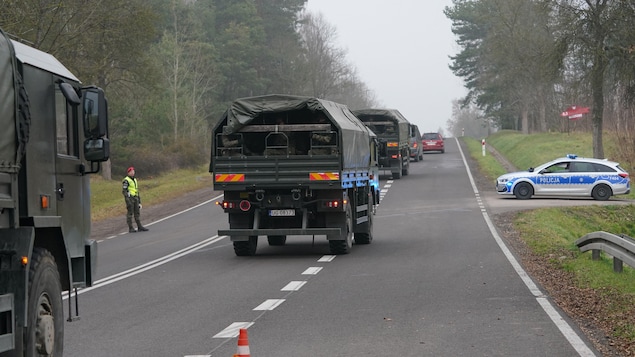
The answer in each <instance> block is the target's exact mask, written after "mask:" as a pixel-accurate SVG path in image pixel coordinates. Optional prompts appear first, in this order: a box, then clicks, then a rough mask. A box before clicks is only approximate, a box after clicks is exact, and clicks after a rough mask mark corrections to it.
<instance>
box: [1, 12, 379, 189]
mask: <svg viewBox="0 0 635 357" xmlns="http://www.w3.org/2000/svg"><path fill="white" fill-rule="evenodd" d="M305 3H306V0H151V1H147V0H57V1H50V2H49V1H23V0H20V1H18V0H0V27H2V28H3V30H5V31H6V32H8V33H10V34H11V35H13V36H15V37H16V38H19V39H21V40H22V41H24V42H26V43H28V44H30V45H31V46H33V47H35V48H38V49H40V50H43V51H45V52H48V53H51V54H52V55H54V56H56V57H57V58H58V59H59V60H60V61H61V62H62V63H64V64H65V66H67V67H68V68H69V69H70V70H71V71H72V72H73V73H74V74H75V75H77V77H78V78H80V79H81V80H82V82H83V83H85V84H96V85H98V86H100V87H102V88H103V89H104V90H105V91H106V94H107V96H108V100H109V114H110V123H109V125H110V132H109V136H110V140H111V147H112V153H111V163H112V172H113V173H115V174H118V175H119V174H122V173H125V168H126V167H127V166H130V165H135V166H137V167H138V168H139V169H140V171H141V172H144V174H146V175H151V174H156V173H159V172H161V171H165V170H169V169H173V168H179V167H188V166H196V165H200V164H202V163H204V162H205V161H206V160H208V154H209V147H210V140H211V134H210V130H211V127H213V125H214V124H215V122H216V121H217V120H218V119H219V118H220V116H221V114H222V113H223V112H224V111H225V110H226V108H227V106H228V104H229V103H230V102H231V101H233V100H234V99H236V98H241V97H248V96H255V95H263V94H273V93H276V94H296V95H306V96H315V97H319V98H323V99H329V100H333V101H336V102H339V103H343V104H347V105H348V106H350V107H351V108H352V109H359V108H364V107H371V106H373V105H375V103H376V99H375V98H374V94H373V93H372V91H370V90H369V88H368V87H367V86H366V84H365V83H364V82H363V81H362V80H361V79H360V78H359V77H358V75H357V73H356V71H355V68H354V66H353V65H352V64H350V63H348V62H347V60H346V52H345V51H344V50H343V49H341V48H338V47H337V46H336V44H335V40H336V30H335V28H334V27H333V26H331V25H330V24H329V23H328V22H327V21H325V19H324V18H323V17H322V15H321V14H313V13H310V12H307V11H306V10H305ZM105 171H106V176H109V174H110V166H109V165H106V170H105Z"/></svg>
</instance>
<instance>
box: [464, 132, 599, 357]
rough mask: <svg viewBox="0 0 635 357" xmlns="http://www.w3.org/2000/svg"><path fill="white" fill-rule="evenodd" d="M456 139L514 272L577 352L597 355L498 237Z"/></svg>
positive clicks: (487, 219) (485, 212)
mask: <svg viewBox="0 0 635 357" xmlns="http://www.w3.org/2000/svg"><path fill="white" fill-rule="evenodd" d="M454 139H455V140H456V145H457V147H458V148H459V152H460V153H461V158H462V159H463V165H465V170H466V171H467V175H468V177H469V178H470V184H471V185H472V188H473V189H474V194H475V196H476V199H477V202H478V205H479V207H480V209H481V212H482V213H483V218H484V219H485V222H486V223H487V226H488V227H489V230H490V232H491V233H492V236H493V237H494V239H495V240H496V243H497V244H498V246H499V247H500V249H501V250H502V251H503V254H505V257H507V260H508V261H509V262H510V263H511V265H512V267H513V268H514V270H516V273H517V274H518V275H519V276H520V278H521V279H522V281H523V282H524V283H525V285H526V286H527V288H528V289H529V291H530V292H531V293H532V294H533V295H534V296H535V297H536V301H537V302H538V304H539V305H540V306H541V307H542V309H543V310H544V311H545V313H546V314H547V316H549V318H550V319H551V321H553V323H554V324H555V325H556V327H558V329H559V330H560V332H561V333H562V335H564V337H565V338H566V339H567V341H569V343H570V344H571V346H572V347H573V348H574V349H575V350H576V352H578V354H579V355H580V356H583V357H591V356H595V353H593V351H591V349H590V348H589V347H588V346H587V345H586V344H585V343H584V341H582V339H581V338H580V336H578V334H577V333H576V332H575V331H574V330H573V328H571V326H569V324H568V323H567V322H566V321H565V320H564V319H563V318H562V316H561V315H560V314H559V313H558V310H556V308H555V307H553V305H552V304H551V302H549V300H548V299H547V298H546V297H545V295H544V294H543V293H542V292H541V291H540V289H539V288H538V286H536V284H535V283H534V282H533V280H532V279H531V278H530V277H529V275H528V274H527V272H525V270H524V269H523V268H522V266H521V265H520V264H519V263H518V261H517V260H516V258H514V256H513V255H512V253H511V252H510V251H509V249H508V248H507V245H505V242H503V239H502V238H501V237H500V236H499V235H498V232H497V231H496V226H495V225H494V223H492V220H491V219H490V217H489V215H488V214H487V210H486V209H485V206H484V205H483V202H482V201H481V197H480V194H479V192H478V189H477V188H476V184H475V183H474V177H473V176H472V172H470V167H469V166H468V165H467V161H466V160H465V155H463V150H462V149H461V144H460V143H459V139H458V138H454Z"/></svg>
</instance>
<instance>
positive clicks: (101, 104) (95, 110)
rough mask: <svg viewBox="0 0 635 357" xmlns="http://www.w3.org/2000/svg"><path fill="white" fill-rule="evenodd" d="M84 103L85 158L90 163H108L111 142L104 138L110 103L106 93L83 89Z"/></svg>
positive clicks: (93, 88)
mask: <svg viewBox="0 0 635 357" xmlns="http://www.w3.org/2000/svg"><path fill="white" fill-rule="evenodd" d="M83 102H84V104H83V108H82V118H83V122H84V137H85V138H86V140H85V141H84V158H86V160H87V161H90V162H103V161H107V160H108V158H109V157H110V141H109V140H108V139H107V138H104V136H106V135H107V134H108V102H107V101H106V96H105V95H104V91H103V90H102V89H101V88H97V87H88V88H83ZM91 172H92V171H91Z"/></svg>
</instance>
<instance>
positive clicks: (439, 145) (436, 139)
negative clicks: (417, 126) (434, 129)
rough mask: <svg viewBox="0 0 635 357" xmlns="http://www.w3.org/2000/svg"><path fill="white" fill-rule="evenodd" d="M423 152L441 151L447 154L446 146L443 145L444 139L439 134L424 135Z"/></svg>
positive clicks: (422, 141)
mask: <svg viewBox="0 0 635 357" xmlns="http://www.w3.org/2000/svg"><path fill="white" fill-rule="evenodd" d="M421 143H422V144H423V152H428V151H441V153H442V154H443V153H444V152H445V145H444V143H443V137H442V136H441V134H439V133H423V139H422V140H421Z"/></svg>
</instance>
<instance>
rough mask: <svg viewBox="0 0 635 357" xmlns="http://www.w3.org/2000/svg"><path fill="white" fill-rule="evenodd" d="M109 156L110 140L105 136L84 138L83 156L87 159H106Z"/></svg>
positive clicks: (96, 160) (98, 160) (95, 160)
mask: <svg viewBox="0 0 635 357" xmlns="http://www.w3.org/2000/svg"><path fill="white" fill-rule="evenodd" d="M109 156H110V141H109V140H108V139H106V138H97V139H86V140H85V141H84V157H85V158H86V160H87V161H91V162H102V161H107V160H108V158H109Z"/></svg>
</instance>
